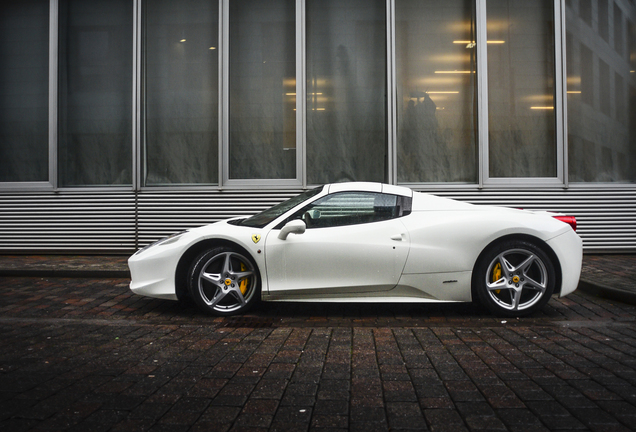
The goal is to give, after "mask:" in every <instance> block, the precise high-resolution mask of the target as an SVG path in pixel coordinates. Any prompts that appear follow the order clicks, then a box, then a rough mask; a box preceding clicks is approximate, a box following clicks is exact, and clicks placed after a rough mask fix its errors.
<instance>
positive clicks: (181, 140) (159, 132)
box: [144, 0, 219, 185]
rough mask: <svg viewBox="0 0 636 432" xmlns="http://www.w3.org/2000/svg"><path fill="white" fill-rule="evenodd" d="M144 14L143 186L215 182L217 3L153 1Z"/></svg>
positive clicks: (216, 171)
mask: <svg viewBox="0 0 636 432" xmlns="http://www.w3.org/2000/svg"><path fill="white" fill-rule="evenodd" d="M144 11H145V16H144V18H145V21H144V26H145V37H144V47H145V55H144V60H145V65H144V66H145V74H144V80H145V81H144V83H145V110H144V114H145V158H146V173H145V176H146V180H145V183H146V184H147V185H159V184H174V183H181V184H184V183H190V184H194V183H196V184H213V183H217V182H218V155H219V147H218V141H219V139H218V135H219V134H218V123H219V122H218V104H219V103H218V93H219V92H218V88H219V81H218V52H219V46H218V32H219V30H218V28H219V27H218V26H219V24H218V21H219V18H218V13H219V5H218V3H217V2H214V1H209V0H194V1H189V2H175V1H171V0H152V1H147V2H146V3H145V5H144Z"/></svg>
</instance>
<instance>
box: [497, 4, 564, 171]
mask: <svg viewBox="0 0 636 432" xmlns="http://www.w3.org/2000/svg"><path fill="white" fill-rule="evenodd" d="M553 4H554V2H553V1H552V0H541V1H539V0H537V1H528V2H513V1H500V0H489V1H488V2H487V32H488V42H489V43H488V131H489V133H488V139H489V149H488V155H489V165H490V173H489V174H490V177H556V175H557V170H556V135H555V124H556V122H555V110H554V92H555V89H554V82H555V70H554V10H553Z"/></svg>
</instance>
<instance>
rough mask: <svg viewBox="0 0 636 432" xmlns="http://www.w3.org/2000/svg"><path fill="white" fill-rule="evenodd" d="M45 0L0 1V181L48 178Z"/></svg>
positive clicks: (26, 180)
mask: <svg viewBox="0 0 636 432" xmlns="http://www.w3.org/2000/svg"><path fill="white" fill-rule="evenodd" d="M48 50H49V2H48V0H29V1H23V0H12V1H4V2H2V5H0V59H2V60H1V61H0V182H30V181H48V179H49V171H48V170H49V165H48V161H49V150H48V149H49V145H48V118H49V117H48V116H49V105H48V103H49V102H48V101H49V95H48V90H49V78H48V72H49V53H48Z"/></svg>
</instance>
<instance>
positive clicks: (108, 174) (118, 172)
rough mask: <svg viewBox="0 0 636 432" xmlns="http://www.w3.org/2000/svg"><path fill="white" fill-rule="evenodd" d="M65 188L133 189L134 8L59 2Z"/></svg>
mask: <svg viewBox="0 0 636 432" xmlns="http://www.w3.org/2000/svg"><path fill="white" fill-rule="evenodd" d="M58 34H59V45H58V49H59V56H58V164H59V181H60V185H61V186H110V185H131V184H132V146H131V142H132V132H133V131H132V78H133V67H132V58H133V54H132V52H133V5H132V3H131V2H130V1H129V0H95V1H91V2H86V1H82V0H62V1H60V3H59V31H58Z"/></svg>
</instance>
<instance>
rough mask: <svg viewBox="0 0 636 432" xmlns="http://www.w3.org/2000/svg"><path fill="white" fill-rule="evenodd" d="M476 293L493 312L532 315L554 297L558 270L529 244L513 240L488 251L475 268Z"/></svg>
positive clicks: (536, 248)
mask: <svg viewBox="0 0 636 432" xmlns="http://www.w3.org/2000/svg"><path fill="white" fill-rule="evenodd" d="M472 285H473V293H474V294H475V295H476V296H477V299H478V300H479V301H480V303H481V304H483V305H484V306H485V307H486V308H488V310H490V312H492V313H493V314H495V315H498V316H504V317H520V316H526V315H530V314H532V313H534V312H536V311H537V310H539V309H541V308H542V307H543V306H544V305H545V304H546V303H547V302H548V301H549V300H550V297H551V296H552V293H553V292H554V288H555V285H556V271H555V268H554V264H553V263H552V260H551V259H550V257H549V256H548V255H547V254H546V253H545V252H544V251H543V250H542V249H541V248H539V247H538V246H537V245H535V244H534V243H531V242H529V241H522V240H510V241H504V242H502V243H499V244H497V245H495V246H493V247H491V248H490V249H488V250H487V251H486V252H485V253H484V254H482V256H481V257H480V258H479V261H478V262H477V264H476V265H475V271H474V272H473V278H472Z"/></svg>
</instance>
